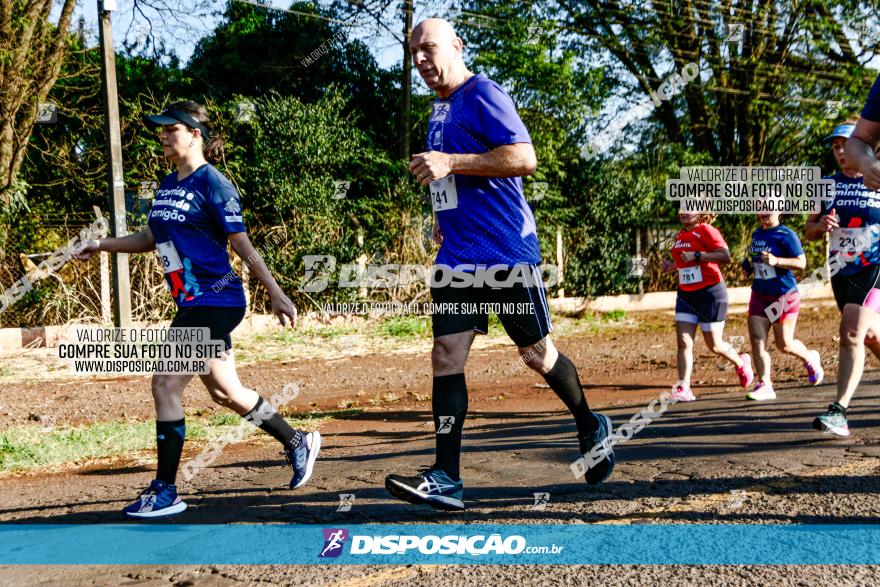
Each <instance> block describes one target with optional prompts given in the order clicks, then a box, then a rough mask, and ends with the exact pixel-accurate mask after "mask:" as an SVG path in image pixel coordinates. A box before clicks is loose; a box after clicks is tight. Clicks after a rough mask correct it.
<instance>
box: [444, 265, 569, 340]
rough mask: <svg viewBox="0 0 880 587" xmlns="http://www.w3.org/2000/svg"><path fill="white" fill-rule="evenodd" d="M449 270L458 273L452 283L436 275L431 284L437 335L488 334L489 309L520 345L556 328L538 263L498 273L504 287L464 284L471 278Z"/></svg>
mask: <svg viewBox="0 0 880 587" xmlns="http://www.w3.org/2000/svg"><path fill="white" fill-rule="evenodd" d="M449 273H450V274H451V275H454V276H455V277H454V278H453V279H452V282H451V283H449V284H446V283H444V281H441V280H439V279H436V278H435V279H434V280H433V281H432V284H434V283H437V285H432V287H431V301H432V302H433V310H432V313H431V326H432V329H433V331H434V338H437V337H438V336H445V335H447V334H458V333H459V332H470V331H472V330H473V331H476V332H479V333H482V334H486V333H487V332H488V330H489V313H490V312H491V313H494V314H497V315H498V318H499V320H500V321H501V324H502V325H503V326H504V330H505V331H506V332H507V335H508V336H509V337H510V338H511V340H513V342H514V343H516V346H518V347H527V346H531V345H533V344H535V343H537V342H538V341H540V340H541V339H543V338H544V337H546V336H547V335H548V334H550V332H551V331H552V330H553V325H552V324H551V323H550V308H549V306H548V305H547V293H546V291H545V290H544V285H543V282H542V281H541V269H540V267H539V266H538V265H517V266H515V267H514V268H513V269H506V270H503V271H497V272H495V273H494V275H493V279H494V281H495V282H496V283H502V284H503V285H502V286H501V287H491V286H490V285H488V284H485V283H475V284H473V285H468V286H466V287H462V283H466V282H467V281H468V280H466V279H459V277H461V276H462V275H465V274H463V273H452V272H451V271H450V272H449ZM435 275H436V274H435ZM471 281H473V280H471ZM456 285H458V287H456Z"/></svg>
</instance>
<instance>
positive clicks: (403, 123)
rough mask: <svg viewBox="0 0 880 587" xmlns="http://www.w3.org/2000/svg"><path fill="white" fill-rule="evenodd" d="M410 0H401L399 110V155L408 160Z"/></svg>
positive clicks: (411, 13) (410, 69)
mask: <svg viewBox="0 0 880 587" xmlns="http://www.w3.org/2000/svg"><path fill="white" fill-rule="evenodd" d="M412 17H413V3H412V0H403V80H402V81H403V84H402V85H403V95H402V98H403V100H402V104H401V110H400V155H401V158H403V159H404V160H406V161H409V154H410V150H409V149H410V145H409V130H410V124H409V111H410V96H411V93H412V55H410V54H409V38H410V36H411V35H412V26H413V24H412Z"/></svg>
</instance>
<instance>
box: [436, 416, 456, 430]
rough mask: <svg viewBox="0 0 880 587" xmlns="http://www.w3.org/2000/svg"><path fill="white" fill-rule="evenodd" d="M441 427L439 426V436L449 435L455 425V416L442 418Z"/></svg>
mask: <svg viewBox="0 0 880 587" xmlns="http://www.w3.org/2000/svg"><path fill="white" fill-rule="evenodd" d="M439 418H440V425H439V426H437V434H449V433H450V432H452V426H453V425H454V424H455V416H440V417H439Z"/></svg>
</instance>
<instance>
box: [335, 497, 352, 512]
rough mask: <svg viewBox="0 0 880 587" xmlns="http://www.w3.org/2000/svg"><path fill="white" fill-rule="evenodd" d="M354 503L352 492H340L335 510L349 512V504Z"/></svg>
mask: <svg viewBox="0 0 880 587" xmlns="http://www.w3.org/2000/svg"><path fill="white" fill-rule="evenodd" d="M353 504H354V493H340V494H339V507H338V508H336V511H337V512H350V511H351V506H352V505H353Z"/></svg>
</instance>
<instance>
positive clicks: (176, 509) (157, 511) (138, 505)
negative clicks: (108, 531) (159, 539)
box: [122, 479, 186, 518]
mask: <svg viewBox="0 0 880 587" xmlns="http://www.w3.org/2000/svg"><path fill="white" fill-rule="evenodd" d="M185 509H186V502H185V501H183V500H181V499H180V497H178V495H177V486H176V485H168V484H167V483H166V482H164V481H159V480H158V479H154V480H153V482H152V483H150V486H149V487H148V488H147V489H146V491H144V492H143V493H141V494H140V497H138V498H137V500H136V501H135V502H134V503H132V504H131V505H129V506H126V507H125V508H124V509H123V510H122V513H123V514H125V515H126V516H128V517H130V518H160V517H162V516H173V515H174V514H179V513H180V512H182V511H183V510H185Z"/></svg>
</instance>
